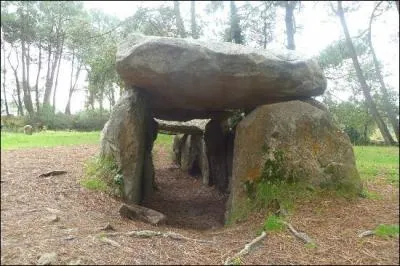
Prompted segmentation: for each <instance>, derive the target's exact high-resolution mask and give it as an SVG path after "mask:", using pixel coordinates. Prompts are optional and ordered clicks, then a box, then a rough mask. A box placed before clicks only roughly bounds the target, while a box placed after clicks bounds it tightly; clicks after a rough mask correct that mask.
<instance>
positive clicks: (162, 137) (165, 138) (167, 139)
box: [154, 133, 174, 147]
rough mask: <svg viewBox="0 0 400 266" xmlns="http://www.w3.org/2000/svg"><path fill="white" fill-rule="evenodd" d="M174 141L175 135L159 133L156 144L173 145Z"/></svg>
mask: <svg viewBox="0 0 400 266" xmlns="http://www.w3.org/2000/svg"><path fill="white" fill-rule="evenodd" d="M173 141H174V135H167V134H160V133H159V134H158V135H157V139H156V141H155V142H154V145H163V146H169V147H172V142H173Z"/></svg>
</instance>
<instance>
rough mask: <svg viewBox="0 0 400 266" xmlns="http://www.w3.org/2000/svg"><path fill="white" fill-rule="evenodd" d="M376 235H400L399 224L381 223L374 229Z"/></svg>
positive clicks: (385, 236)
mask: <svg viewBox="0 0 400 266" xmlns="http://www.w3.org/2000/svg"><path fill="white" fill-rule="evenodd" d="M374 233H375V235H377V236H380V237H384V238H388V237H399V225H398V224H380V225H378V226H377V227H376V228H375V230H374Z"/></svg>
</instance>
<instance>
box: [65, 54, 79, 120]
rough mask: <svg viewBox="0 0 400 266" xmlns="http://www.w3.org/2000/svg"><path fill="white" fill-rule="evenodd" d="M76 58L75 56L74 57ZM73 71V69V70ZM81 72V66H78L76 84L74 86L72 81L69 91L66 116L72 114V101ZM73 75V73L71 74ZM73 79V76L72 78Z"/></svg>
mask: <svg viewBox="0 0 400 266" xmlns="http://www.w3.org/2000/svg"><path fill="white" fill-rule="evenodd" d="M73 56H74V55H73ZM72 61H73V60H72ZM72 71H73V69H72ZM80 72H81V65H80V64H79V65H78V68H77V69H76V73H75V81H74V84H73V85H72V80H71V87H70V89H69V94H68V102H67V106H66V107H65V114H67V115H70V114H71V99H72V94H73V93H74V91H75V87H76V83H77V82H78V78H79V74H80ZM71 74H72V73H71ZM71 78H72V76H71Z"/></svg>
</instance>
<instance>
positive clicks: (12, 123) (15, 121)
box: [1, 115, 27, 132]
mask: <svg viewBox="0 0 400 266" xmlns="http://www.w3.org/2000/svg"><path fill="white" fill-rule="evenodd" d="M26 124H27V121H26V117H23V116H14V115H10V116H1V131H2V132H4V131H11V132H18V131H21V132H22V128H23V127H24V126H25V125H26Z"/></svg>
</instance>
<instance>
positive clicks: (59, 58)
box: [53, 36, 65, 113]
mask: <svg viewBox="0 0 400 266" xmlns="http://www.w3.org/2000/svg"><path fill="white" fill-rule="evenodd" d="M64 39H65V36H63V39H62V41H61V50H60V56H59V57H58V63H57V74H56V82H55V84H54V92H53V113H55V112H56V95H57V85H58V76H59V74H60V65H61V60H62V53H63V48H64Z"/></svg>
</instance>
